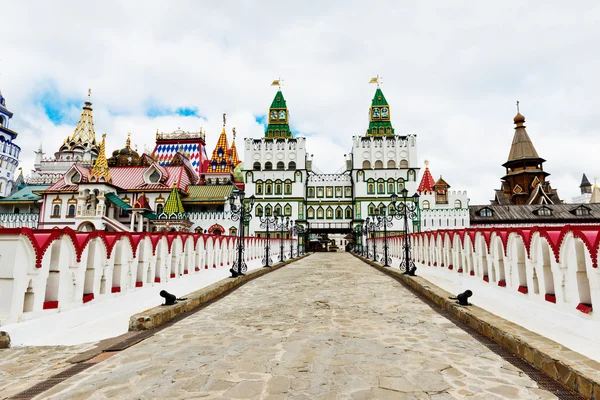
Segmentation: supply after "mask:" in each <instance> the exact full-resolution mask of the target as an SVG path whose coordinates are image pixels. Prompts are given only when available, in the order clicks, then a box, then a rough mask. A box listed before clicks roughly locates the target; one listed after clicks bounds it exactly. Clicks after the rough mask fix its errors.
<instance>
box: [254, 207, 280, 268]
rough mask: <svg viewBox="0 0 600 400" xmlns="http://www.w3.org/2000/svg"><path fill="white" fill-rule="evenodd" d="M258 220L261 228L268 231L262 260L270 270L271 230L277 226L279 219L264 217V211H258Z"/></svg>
mask: <svg viewBox="0 0 600 400" xmlns="http://www.w3.org/2000/svg"><path fill="white" fill-rule="evenodd" d="M258 218H259V219H260V227H261V228H263V229H266V230H267V240H266V242H265V256H264V257H263V259H262V262H263V265H264V266H265V267H266V268H270V267H271V265H270V263H271V255H270V254H269V250H270V248H271V247H270V245H269V230H270V229H272V228H275V227H276V226H277V217H271V216H269V215H265V216H263V212H262V209H258Z"/></svg>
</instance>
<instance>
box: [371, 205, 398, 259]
mask: <svg viewBox="0 0 600 400" xmlns="http://www.w3.org/2000/svg"><path fill="white" fill-rule="evenodd" d="M394 196H395V195H392V204H394V205H395V200H394ZM377 211H379V212H377ZM377 211H376V212H375V218H376V219H377V228H381V227H382V226H383V259H382V261H383V266H384V267H389V266H390V264H391V263H392V258H391V257H389V256H388V240H387V228H388V227H390V228H391V227H392V221H393V220H394V216H393V215H386V210H385V209H383V210H379V209H378V210H377ZM374 258H375V257H374Z"/></svg>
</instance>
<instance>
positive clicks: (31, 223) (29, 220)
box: [0, 213, 40, 228]
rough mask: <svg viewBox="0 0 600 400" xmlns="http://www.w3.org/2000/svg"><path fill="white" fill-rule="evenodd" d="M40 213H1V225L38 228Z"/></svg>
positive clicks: (5, 226) (4, 226)
mask: <svg viewBox="0 0 600 400" xmlns="http://www.w3.org/2000/svg"><path fill="white" fill-rule="evenodd" d="M39 219H40V215H39V214H38V213H23V214H14V213H0V226H2V227H3V228H37V226H38V221H39Z"/></svg>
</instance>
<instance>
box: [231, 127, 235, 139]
mask: <svg viewBox="0 0 600 400" xmlns="http://www.w3.org/2000/svg"><path fill="white" fill-rule="evenodd" d="M232 130H233V140H235V126H234V127H233V129H232Z"/></svg>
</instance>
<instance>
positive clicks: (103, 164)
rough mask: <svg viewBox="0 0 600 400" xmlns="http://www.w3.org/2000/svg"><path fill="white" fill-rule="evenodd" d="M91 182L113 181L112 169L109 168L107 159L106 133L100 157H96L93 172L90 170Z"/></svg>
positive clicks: (101, 145)
mask: <svg viewBox="0 0 600 400" xmlns="http://www.w3.org/2000/svg"><path fill="white" fill-rule="evenodd" d="M90 182H106V183H111V182H112V179H111V177H110V169H109V168H108V162H107V160H106V133H103V134H102V142H101V143H100V151H99V152H98V158H96V162H95V163H94V168H92V172H90Z"/></svg>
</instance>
